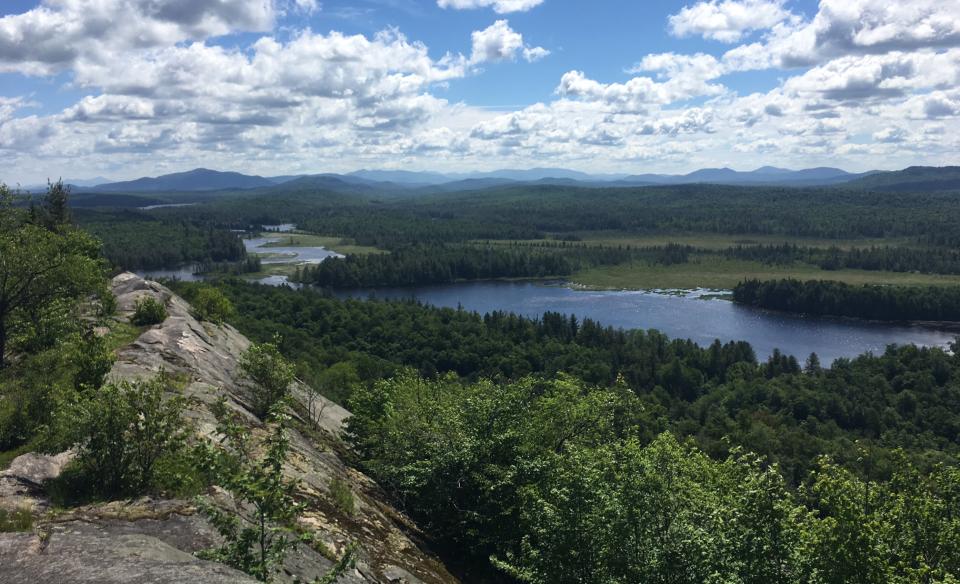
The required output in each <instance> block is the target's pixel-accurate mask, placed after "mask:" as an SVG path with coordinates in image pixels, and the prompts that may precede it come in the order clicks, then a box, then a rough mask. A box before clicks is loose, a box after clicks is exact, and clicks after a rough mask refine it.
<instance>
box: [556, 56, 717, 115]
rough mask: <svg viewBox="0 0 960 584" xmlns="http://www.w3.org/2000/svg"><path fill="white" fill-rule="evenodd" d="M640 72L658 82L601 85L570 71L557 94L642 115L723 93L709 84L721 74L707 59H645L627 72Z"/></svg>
mask: <svg viewBox="0 0 960 584" xmlns="http://www.w3.org/2000/svg"><path fill="white" fill-rule="evenodd" d="M643 71H647V72H653V73H656V74H657V79H653V78H651V77H646V76H638V77H633V78H632V79H630V80H628V81H627V82H626V83H601V82H599V81H595V80H593V79H589V78H588V77H587V76H586V74H585V73H584V72H582V71H569V72H567V73H565V74H564V75H563V77H561V79H560V85H559V86H558V87H557V89H556V92H557V93H558V94H559V95H561V96H563V97H568V98H575V99H580V100H584V101H589V102H598V103H602V104H605V105H607V106H609V107H611V108H613V109H614V110H616V111H621V112H641V111H644V110H645V109H646V108H647V107H648V106H649V105H651V104H670V103H674V102H677V101H683V100H688V99H691V98H694V97H700V96H709V95H718V94H721V93H723V92H724V87H723V86H721V85H719V84H715V83H711V80H713V79H716V78H717V77H719V76H720V75H722V74H723V68H722V67H721V66H720V63H719V62H718V61H717V60H716V59H715V58H714V57H712V56H710V55H705V54H696V55H678V54H675V53H661V54H656V55H648V56H647V57H645V58H644V59H643V60H641V61H640V62H639V63H637V64H635V65H634V66H633V67H631V68H630V69H628V71H627V72H628V73H639V72H643Z"/></svg>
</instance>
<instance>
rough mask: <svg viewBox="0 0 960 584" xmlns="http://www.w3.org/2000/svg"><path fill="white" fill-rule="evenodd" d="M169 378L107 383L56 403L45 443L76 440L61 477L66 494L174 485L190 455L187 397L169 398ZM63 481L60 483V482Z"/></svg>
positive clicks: (49, 446)
mask: <svg viewBox="0 0 960 584" xmlns="http://www.w3.org/2000/svg"><path fill="white" fill-rule="evenodd" d="M168 383H169V379H168V378H166V377H165V376H164V375H162V374H161V375H160V376H158V377H156V378H154V379H152V380H147V381H138V382H135V383H125V382H123V383H117V384H107V385H104V386H103V387H101V388H100V389H98V390H96V391H92V392H89V393H87V394H80V395H78V396H76V398H75V399H74V400H73V401H72V402H70V403H66V404H61V406H60V407H59V408H58V412H57V419H56V421H55V424H54V426H53V429H52V430H51V435H50V436H48V437H47V440H46V444H45V449H46V450H48V451H59V450H61V449H63V448H66V447H70V446H75V447H76V448H77V457H76V459H75V460H74V461H73V462H72V463H70V465H69V467H68V469H66V470H65V472H64V474H63V475H62V476H61V478H60V479H58V482H59V483H60V484H59V485H57V486H55V488H54V489H53V491H54V492H56V493H59V494H60V497H61V498H62V499H68V500H71V501H82V500H84V499H85V498H96V497H107V498H110V497H116V496H132V495H138V494H143V493H148V492H157V491H160V490H164V489H161V488H160V485H163V487H164V488H170V486H171V485H173V484H175V483H176V482H178V480H179V478H180V476H179V473H178V476H177V477H172V478H171V477H168V476H165V475H166V474H169V473H168V472H164V469H172V470H177V471H179V470H180V469H181V468H182V465H179V464H177V463H176V462H173V459H177V458H182V457H184V456H186V449H185V441H186V432H185V429H184V422H183V420H182V418H181V413H182V411H183V400H182V399H181V398H179V397H173V398H165V397H164V394H165V393H166V390H167V387H168ZM56 487H59V488H56Z"/></svg>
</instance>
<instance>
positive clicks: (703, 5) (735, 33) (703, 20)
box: [669, 0, 791, 43]
mask: <svg viewBox="0 0 960 584" xmlns="http://www.w3.org/2000/svg"><path fill="white" fill-rule="evenodd" d="M790 16H791V15H790V13H789V12H788V11H787V10H785V9H784V8H783V0H723V1H719V0H710V1H708V2H698V3H696V4H694V5H692V6H684V7H683V9H681V10H680V12H678V13H677V14H674V15H672V16H670V18H669V23H670V32H671V33H672V34H674V35H675V36H678V37H686V36H693V35H696V36H702V37H704V38H708V39H712V40H716V41H721V42H725V43H732V42H736V41H739V40H740V39H741V38H742V37H743V36H744V35H745V34H747V33H750V32H752V31H755V30H763V29H769V28H773V26H775V25H777V24H779V23H781V22H783V21H784V20H787V19H788V18H790Z"/></svg>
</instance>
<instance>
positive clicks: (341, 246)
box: [260, 232, 388, 255]
mask: <svg viewBox="0 0 960 584" xmlns="http://www.w3.org/2000/svg"><path fill="white" fill-rule="evenodd" d="M260 235H261V236H262V237H279V238H280V239H279V240H278V241H275V242H271V243H267V244H264V245H263V246H261V247H262V248H264V249H267V248H271V247H325V248H327V249H329V250H331V251H335V252H337V253H342V254H344V255H366V254H371V253H388V252H387V251H385V250H382V249H379V248H376V247H372V246H368V245H357V244H356V242H355V241H353V240H352V239H348V238H343V237H335V236H328V235H317V234H315V233H304V232H297V233H284V234H281V235H279V236H278V235H277V234H276V233H261V234H260Z"/></svg>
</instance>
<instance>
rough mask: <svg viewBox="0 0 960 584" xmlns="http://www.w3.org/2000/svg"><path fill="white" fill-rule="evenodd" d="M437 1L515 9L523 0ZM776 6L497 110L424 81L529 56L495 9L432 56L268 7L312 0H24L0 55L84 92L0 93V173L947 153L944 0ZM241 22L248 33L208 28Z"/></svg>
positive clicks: (678, 166)
mask: <svg viewBox="0 0 960 584" xmlns="http://www.w3.org/2000/svg"><path fill="white" fill-rule="evenodd" d="M438 3H439V4H440V5H441V6H443V7H446V8H455V9H466V8H481V7H487V8H490V9H492V10H495V11H497V12H511V11H514V12H515V11H520V10H529V9H530V8H532V7H534V6H536V5H538V4H540V3H541V2H539V1H533V0H529V1H523V0H516V1H507V0H501V1H496V0H438ZM789 6H790V4H787V3H784V2H775V1H772V0H767V1H766V2H763V1H760V0H710V1H701V2H696V1H695V0H689V2H688V6H687V7H686V8H683V9H682V10H680V11H679V12H678V13H677V14H676V15H674V17H673V18H671V20H670V21H669V22H668V23H667V24H668V27H669V29H670V31H671V32H672V33H673V34H675V35H678V36H692V35H699V36H703V37H706V38H709V39H712V40H717V41H722V42H734V41H739V42H740V43H742V44H739V45H735V46H729V47H720V49H721V50H720V51H719V52H715V53H713V54H707V53H695V54H679V53H676V52H664V53H657V54H651V55H646V56H643V55H630V56H629V59H630V60H625V61H622V62H620V63H619V65H620V66H622V65H624V64H629V63H630V62H633V61H634V60H636V62H635V63H634V64H633V65H631V66H629V67H627V68H626V69H625V70H624V73H625V76H624V77H622V78H616V77H615V78H606V79H602V78H600V77H599V73H597V72H596V71H592V70H590V69H584V70H571V71H567V72H566V73H565V74H563V75H562V76H561V77H560V78H559V79H558V80H557V82H556V87H555V95H554V96H553V97H552V98H550V99H548V100H547V101H546V102H545V103H537V104H533V105H530V106H527V107H521V108H512V109H511V110H510V111H502V110H490V109H484V108H475V107H471V106H470V105H468V104H465V103H448V102H447V101H446V100H445V99H443V98H442V94H441V93H440V91H442V89H440V88H442V87H443V86H445V85H447V84H450V83H456V80H457V79H460V78H463V77H466V76H468V75H482V74H483V68H484V67H485V66H486V65H487V64H491V63H495V62H503V61H520V60H526V61H535V60H537V59H540V58H543V57H545V56H546V55H548V54H549V51H547V50H546V49H545V48H543V47H538V46H531V45H530V44H528V41H529V39H525V38H524V36H523V35H521V34H520V32H518V31H515V30H513V29H512V28H511V27H510V24H509V22H508V21H507V20H505V19H502V20H497V21H496V22H494V23H493V24H492V25H491V26H489V27H487V28H485V29H483V30H477V31H476V32H474V33H473V34H472V35H471V38H470V43H471V46H470V52H469V53H468V54H466V55H460V54H446V55H444V54H443V53H442V52H438V49H439V48H441V47H430V49H428V47H426V46H425V45H424V44H423V43H420V42H417V41H416V40H411V39H408V38H407V37H405V36H404V35H403V34H402V33H401V32H400V31H399V30H395V29H390V30H386V31H384V32H381V33H378V34H374V35H359V34H355V35H351V34H344V33H341V32H336V31H334V32H329V33H326V34H319V33H316V32H314V31H312V30H310V29H296V28H289V27H288V26H284V25H285V24H288V22H287V21H286V20H284V19H285V18H286V16H285V15H287V16H292V15H297V14H310V13H316V12H317V11H318V10H321V6H320V3H319V2H317V1H315V0H256V1H253V0H245V1H241V0H237V1H236V2H225V1H223V0H164V1H160V0H43V1H42V2H41V4H40V6H38V7H37V8H35V9H33V10H29V11H27V12H26V13H24V14H21V15H11V16H5V17H2V18H0V71H18V72H21V73H27V74H33V75H45V76H52V75H54V74H57V73H60V72H63V71H67V72H69V76H68V78H69V83H70V87H71V90H72V91H79V92H83V93H85V94H86V95H84V96H83V97H81V98H79V99H77V100H76V101H75V102H74V103H72V104H70V105H68V106H67V107H65V108H63V109H62V111H60V112H59V113H53V114H50V113H44V114H42V115H29V114H31V113H33V112H31V111H30V108H31V107H32V106H34V105H36V104H34V103H33V102H32V100H35V99H37V97H36V96H34V95H25V96H23V97H0V151H2V156H0V160H2V162H0V173H2V174H5V175H6V176H5V177H4V178H7V179H9V178H10V173H11V172H14V173H31V174H32V173H43V172H49V170H47V169H49V168H51V167H53V168H57V169H61V166H63V165H67V166H69V165H73V166H72V167H73V168H75V169H77V168H79V169H82V172H84V173H88V172H90V173H102V174H106V175H117V176H120V175H129V174H133V173H136V172H140V173H141V174H156V173H159V172H163V171H174V170H181V169H184V168H188V167H190V166H195V165H196V161H197V160H198V159H202V160H204V163H205V164H207V165H210V166H216V167H219V168H243V169H246V170H250V171H255V172H259V173H278V172H316V171H318V170H321V169H323V170H338V169H342V170H347V169H350V168H352V167H357V166H384V165H389V166H394V167H398V166H407V167H434V168H440V167H442V166H443V165H444V164H447V165H452V166H453V167H457V166H460V165H468V166H469V165H481V166H491V165H499V164H511V165H513V164H519V165H523V164H528V165H531V166H535V165H543V164H544V163H546V164H549V165H571V166H576V165H580V166H584V167H589V168H593V169H595V170H600V169H603V170H611V171H620V170H623V169H621V168H620V167H621V166H622V165H642V166H644V167H645V166H646V165H655V166H656V167H657V169H658V170H678V171H679V170H688V169H689V168H691V167H696V166H718V165H727V164H732V165H737V163H738V160H749V161H750V163H751V164H756V165H760V164H780V165H782V164H783V162H782V161H783V160H790V163H791V165H793V166H804V165H807V166H818V165H823V164H830V165H841V166H848V165H851V164H852V165H853V166H854V167H858V166H859V167H860V168H867V167H875V166H880V165H882V166H886V167H891V166H896V165H898V164H900V163H902V164H903V165H904V166H905V165H907V164H911V163H915V162H916V159H917V157H920V156H922V158H923V160H924V161H925V163H929V164H947V163H955V162H956V160H955V158H956V152H957V151H958V149H960V142H958V141H957V139H956V136H957V135H958V132H960V41H958V37H957V30H958V27H960V14H958V11H960V4H958V3H957V2H944V1H934V0H911V2H903V3H890V2H881V1H880V0H821V1H820V4H819V8H818V10H817V12H816V14H814V15H812V16H811V17H810V18H801V17H799V16H797V15H795V14H792V13H790V12H789V10H788V9H789ZM747 9H749V10H748V12H749V14H747V12H745V10H747ZM117 11H119V12H123V13H124V15H125V18H124V19H123V26H122V27H121V26H120V24H117V23H116V22H117V19H115V12H116V13H119V12H117ZM127 15H129V17H128V16H127ZM281 23H282V24H283V25H281ZM240 31H253V32H257V31H260V32H263V34H258V35H254V36H246V35H243V36H237V37H233V38H230V39H228V42H221V41H219V40H218V41H217V42H212V41H211V39H212V38H213V37H217V36H220V35H227V34H231V33H235V32H240ZM723 49H727V50H726V51H725V52H723ZM771 68H776V69H779V70H780V72H779V74H780V75H782V78H781V79H780V80H778V81H772V82H771V87H769V88H767V89H765V90H764V91H758V92H756V93H750V94H748V95H740V94H738V93H737V92H736V91H735V90H734V88H735V87H736V85H733V88H730V87H727V86H726V84H727V83H728V79H735V78H733V77H728V76H729V75H730V74H731V73H733V72H736V71H745V70H756V69H771ZM770 77H771V78H772V77H773V76H772V75H771V76H770ZM731 83H733V82H732V81H731ZM731 153H733V154H731ZM737 153H743V155H738V154H737ZM744 155H746V156H744ZM731 156H733V157H732V158H731ZM448 168H449V166H448ZM117 169H121V170H119V171H117V172H114V171H115V170H117ZM632 170H634V169H633V168H631V171H632ZM636 170H638V171H643V170H646V168H644V169H636ZM62 172H63V174H64V175H68V174H75V173H74V172H69V171H68V169H63V170H62ZM37 176H39V177H42V176H44V175H43V174H37Z"/></svg>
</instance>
